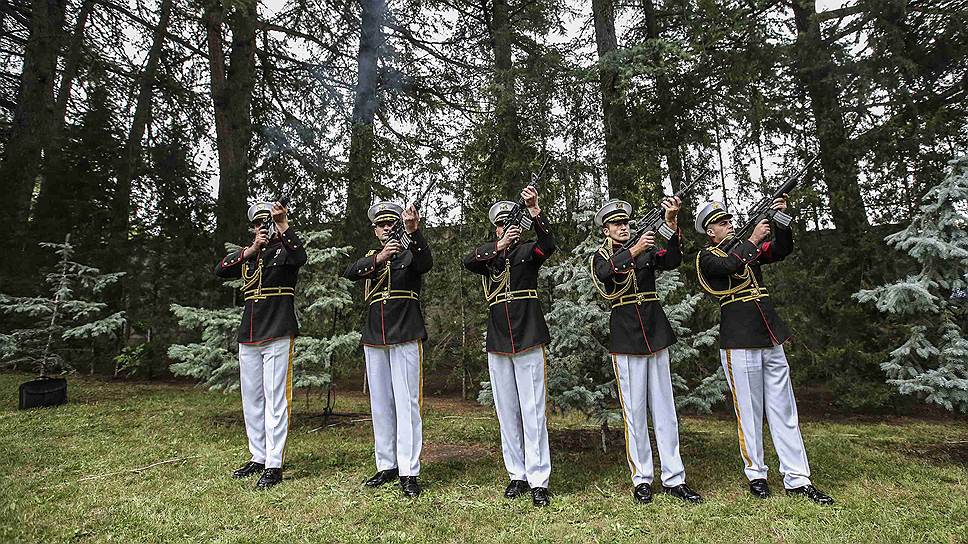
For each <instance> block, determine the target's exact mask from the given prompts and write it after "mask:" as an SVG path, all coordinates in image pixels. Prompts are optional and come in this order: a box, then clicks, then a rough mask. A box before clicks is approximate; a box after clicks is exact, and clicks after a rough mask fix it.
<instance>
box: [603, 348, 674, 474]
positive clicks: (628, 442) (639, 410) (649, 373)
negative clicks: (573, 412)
mask: <svg viewBox="0 0 968 544" xmlns="http://www.w3.org/2000/svg"><path fill="white" fill-rule="evenodd" d="M612 366H614V368H615V379H616V380H617V381H618V385H619V400H620V401H621V403H622V413H623V415H624V416H625V452H626V457H627V458H628V461H629V469H631V471H632V485H636V486H637V485H639V484H651V483H652V474H653V469H652V444H651V443H650V441H649V422H648V420H647V419H646V418H647V413H648V412H652V426H653V427H654V428H655V442H656V445H657V446H658V447H659V462H660V463H661V464H662V485H664V486H666V487H674V486H677V485H679V484H683V483H685V482H686V469H685V467H683V466H682V458H681V457H680V456H679V421H678V420H677V418H676V403H675V400H674V399H673V396H672V374H671V372H670V370H669V350H667V349H663V350H660V351H659V352H657V353H655V354H653V355H622V354H613V355H612Z"/></svg>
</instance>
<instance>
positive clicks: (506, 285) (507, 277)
mask: <svg viewBox="0 0 968 544" xmlns="http://www.w3.org/2000/svg"><path fill="white" fill-rule="evenodd" d="M488 282H490V283H492V284H495V283H496V284H497V287H495V288H494V289H493V290H491V289H488ZM481 287H482V288H483V289H484V300H486V301H487V302H488V304H490V303H491V302H492V301H494V299H495V298H497V295H498V294H499V293H501V291H504V292H506V293H510V291H511V259H510V257H505V258H504V270H502V271H501V272H500V273H499V274H497V275H494V274H486V275H484V276H481Z"/></svg>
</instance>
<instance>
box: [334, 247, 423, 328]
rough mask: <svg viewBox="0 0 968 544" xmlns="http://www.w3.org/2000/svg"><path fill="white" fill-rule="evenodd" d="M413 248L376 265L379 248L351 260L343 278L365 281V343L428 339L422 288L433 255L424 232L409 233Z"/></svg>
mask: <svg viewBox="0 0 968 544" xmlns="http://www.w3.org/2000/svg"><path fill="white" fill-rule="evenodd" d="M410 240H411V243H410V247H409V248H408V249H405V250H403V251H401V252H400V253H397V254H396V255H394V256H393V258H392V259H390V260H389V261H387V262H386V263H384V264H381V265H379V266H378V265H377V262H376V254H377V252H376V251H370V252H369V253H368V254H367V255H366V256H365V257H363V258H361V259H359V260H357V261H355V262H353V263H350V265H349V266H347V267H346V271H345V272H343V277H345V278H349V279H351V280H353V281H364V284H363V294H364V299H365V302H366V303H367V304H368V307H367V311H366V318H365V319H364V321H363V339H362V341H363V344H364V345H367V346H388V345H390V344H402V343H404V342H411V341H413V340H426V339H427V329H426V327H424V318H423V312H422V311H421V309H420V290H421V288H422V286H423V277H422V276H423V275H424V274H426V273H427V272H429V271H430V269H431V268H433V266H434V258H433V255H432V254H431V252H430V246H429V245H427V240H426V239H425V238H424V236H423V232H421V231H420V230H416V231H414V232H413V234H411V235H410Z"/></svg>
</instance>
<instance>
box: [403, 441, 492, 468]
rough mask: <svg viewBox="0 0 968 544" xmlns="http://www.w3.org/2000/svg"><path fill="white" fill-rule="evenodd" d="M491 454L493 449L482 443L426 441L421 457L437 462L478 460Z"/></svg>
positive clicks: (423, 459) (427, 460)
mask: <svg viewBox="0 0 968 544" xmlns="http://www.w3.org/2000/svg"><path fill="white" fill-rule="evenodd" d="M490 454H491V450H489V449H488V448H486V447H484V446H482V445H480V444H441V443H434V442H428V443H424V445H423V451H422V453H421V455H420V459H421V460H422V461H425V462H429V463H435V462H441V461H478V460H480V459H481V458H482V457H486V456H488V455H490Z"/></svg>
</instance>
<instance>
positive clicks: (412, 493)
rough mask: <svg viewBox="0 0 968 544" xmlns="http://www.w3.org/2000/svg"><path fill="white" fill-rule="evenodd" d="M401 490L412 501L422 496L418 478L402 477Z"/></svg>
mask: <svg viewBox="0 0 968 544" xmlns="http://www.w3.org/2000/svg"><path fill="white" fill-rule="evenodd" d="M400 489H402V490H403V494H404V495H406V496H407V497H409V498H411V499H415V498H417V497H418V496H419V495H420V484H418V483H417V477H416V476H400Z"/></svg>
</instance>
